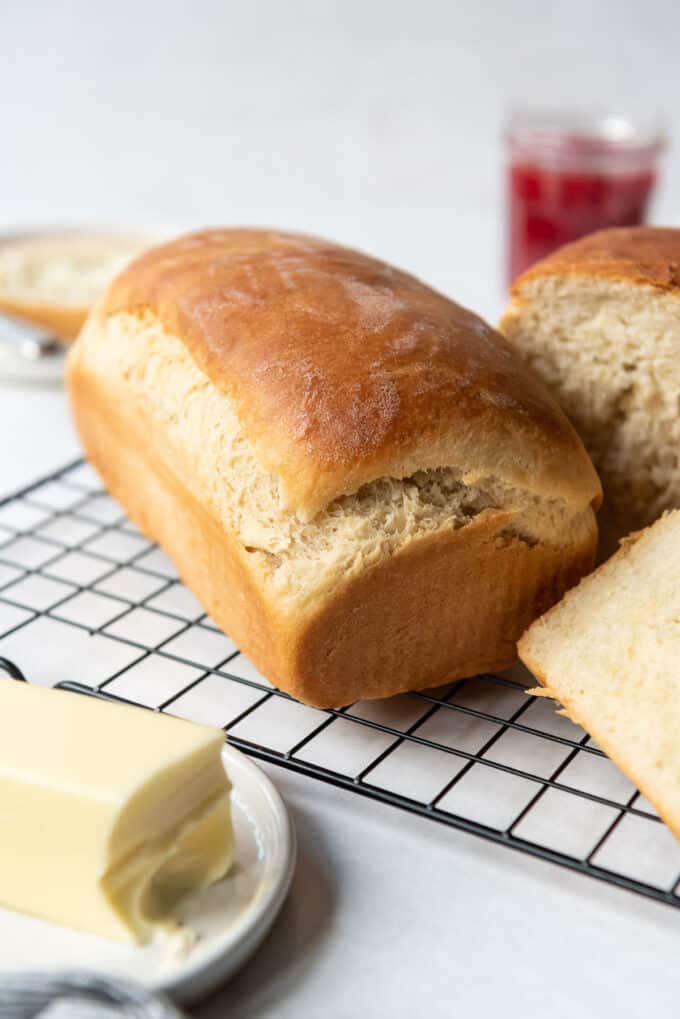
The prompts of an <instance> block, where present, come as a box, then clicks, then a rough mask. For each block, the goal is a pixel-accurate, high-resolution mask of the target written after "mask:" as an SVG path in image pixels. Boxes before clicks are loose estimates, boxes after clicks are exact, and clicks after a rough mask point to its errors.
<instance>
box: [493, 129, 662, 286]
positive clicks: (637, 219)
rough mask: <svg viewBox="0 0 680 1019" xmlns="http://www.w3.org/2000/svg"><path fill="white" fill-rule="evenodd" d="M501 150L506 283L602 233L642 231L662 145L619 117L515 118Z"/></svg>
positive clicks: (655, 133)
mask: <svg viewBox="0 0 680 1019" xmlns="http://www.w3.org/2000/svg"><path fill="white" fill-rule="evenodd" d="M506 145H507V216H508V224H507V226H508V253H507V259H508V262H507V265H508V279H509V281H510V282H512V280H514V279H515V278H516V277H517V276H519V275H520V273H522V272H524V270H525V269H528V267H529V266H530V265H531V264H532V263H533V262H535V261H537V260H538V259H539V258H543V257H544V256H545V255H548V254H550V252H551V251H554V250H555V248H558V247H560V245H562V244H566V243H567V242H568V241H574V240H576V239H577V238H578V237H583V235H584V234H588V233H592V231H593V230H600V229H602V228H603V227H611V226H635V225H638V224H640V223H643V222H644V220H645V217H646V214H647V208H648V205H649V200H650V197H651V194H652V192H653V190H654V185H655V183H656V180H657V174H658V166H659V157H660V154H661V152H662V150H663V137H662V135H661V133H660V131H659V130H658V129H654V128H650V129H641V128H639V127H638V126H637V125H635V124H633V123H632V122H631V121H630V120H627V119H625V118H622V117H597V116H589V115H582V114H573V113H540V112H530V111H518V112H516V113H514V114H513V115H512V116H511V117H510V119H509V121H508V127H507V131H506Z"/></svg>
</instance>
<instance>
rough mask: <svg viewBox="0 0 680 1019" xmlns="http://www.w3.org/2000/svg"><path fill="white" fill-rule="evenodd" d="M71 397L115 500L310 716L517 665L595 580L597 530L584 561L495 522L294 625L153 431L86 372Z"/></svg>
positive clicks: (377, 573)
mask: <svg viewBox="0 0 680 1019" xmlns="http://www.w3.org/2000/svg"><path fill="white" fill-rule="evenodd" d="M69 388H70V395H71V402H72V406H73V409H74V413H75V418H76V424H77V426H78V430H79V432H80V434H81V436H82V437H83V440H84V444H85V449H86V452H87V455H88V457H89V459H90V460H91V462H92V463H93V464H94V465H95V467H96V468H97V469H98V471H99V472H100V474H101V475H102V477H103V478H104V480H105V481H106V484H107V487H108V488H109V490H110V491H111V492H112V494H113V495H114V496H115V497H116V498H118V499H119V500H120V501H121V502H122V503H123V505H124V506H125V507H126V509H127V511H128V513H129V514H130V516H131V518H132V519H133V520H134V521H135V522H136V523H137V524H138V525H139V527H140V528H141V530H142V531H143V532H144V533H146V534H148V535H149V536H150V537H152V538H153V539H154V540H156V541H158V542H159V543H160V545H161V546H162V547H163V548H164V549H165V551H166V552H167V553H168V555H169V556H170V557H171V558H172V559H173V560H174V562H175V563H176V564H177V566H178V569H179V572H180V575H181V576H182V579H183V580H184V581H185V582H186V584H187V585H188V586H189V587H190V588H191V589H192V590H193V591H194V592H195V593H196V594H197V595H198V597H199V598H200V600H201V602H202V603H203V606H204V608H205V609H206V611H207V612H208V613H209V614H210V615H211V617H212V618H213V619H214V620H215V621H216V622H217V623H218V624H219V625H220V626H221V627H222V628H223V629H224V630H225V631H226V632H227V633H230V634H231V635H232V636H233V637H234V638H235V639H236V640H237V642H238V644H239V647H240V648H241V650H242V651H243V652H244V653H245V654H247V655H248V656H249V657H250V658H251V659H252V660H253V661H254V663H255V664H256V666H257V667H258V668H259V669H260V671H261V672H262V673H263V674H264V675H265V676H267V678H268V679H269V680H271V682H273V683H274V684H275V685H277V686H278V687H280V688H281V689H283V690H286V691H287V692H288V693H290V694H292V695H293V696H295V697H298V698H299V699H300V700H303V701H305V702H307V703H309V704H313V705H315V706H318V707H341V706H343V705H345V704H348V703H350V702H352V701H354V700H356V699H359V698H375V697H386V696H391V695H392V694H395V693H399V692H401V691H405V690H413V689H419V688H420V689H423V688H426V687H429V686H432V685H434V684H437V683H442V682H444V681H445V680H446V679H449V678H450V679H459V678H461V677H463V676H466V675H474V674H476V673H478V672H481V671H485V670H492V669H499V668H503V667H505V666H508V665H511V664H512V663H513V661H514V660H515V658H516V647H515V642H516V640H517V638H518V637H519V635H520V634H521V633H522V632H523V630H524V629H525V628H526V626H527V625H528V624H529V623H530V622H531V620H532V619H534V618H535V617H536V616H537V615H539V614H540V613H541V612H543V611H544V610H545V609H547V608H548V607H549V606H550V605H552V604H553V603H554V602H555V601H557V600H558V599H559V597H560V596H561V594H562V593H563V592H564V591H565V590H566V589H567V588H568V587H570V586H571V585H573V584H574V583H576V581H577V580H578V579H579V577H580V576H582V574H584V573H586V572H588V570H589V569H591V568H592V565H593V559H594V551H595V540H596V531H595V528H594V527H593V529H592V531H591V533H590V535H589V536H588V537H587V538H586V539H585V540H584V542H583V545H582V546H581V547H579V548H576V549H575V548H574V547H573V546H567V547H565V548H562V549H554V548H551V547H548V546H545V545H530V544H527V543H525V542H523V541H520V540H517V539H515V540H502V539H499V538H498V536H497V531H498V530H499V528H501V527H502V526H503V514H502V513H501V512H496V511H489V512H487V513H484V514H482V515H481V516H480V517H479V518H477V519H476V520H475V521H473V522H472V523H470V524H468V525H467V526H466V527H464V528H462V529H459V530H451V531H449V532H446V533H439V534H435V535H432V536H430V537H429V538H426V539H424V540H420V541H418V542H413V543H412V544H410V545H407V546H406V547H405V548H404V549H402V550H401V551H399V552H398V553H397V554H396V555H393V556H391V557H388V558H386V559H384V560H382V561H380V562H378V563H376V564H375V565H374V566H373V567H371V568H369V569H367V570H366V571H364V572H363V573H360V574H359V575H357V576H355V577H354V578H352V579H346V580H345V581H344V582H341V583H339V584H338V586H337V588H336V590H335V592H334V594H333V597H332V598H330V599H329V600H328V601H327V603H326V604H325V605H323V606H321V607H320V608H319V610H318V611H317V612H316V613H315V615H314V616H313V618H312V619H311V620H307V619H304V618H301V619H300V620H299V622H298V625H297V626H295V625H291V620H290V618H287V617H286V616H285V615H284V614H283V613H281V612H280V611H278V607H277V605H276V603H275V601H273V600H272V599H270V598H268V597H267V595H266V592H264V591H263V590H262V589H261V588H260V587H258V585H257V583H255V582H254V580H253V574H252V572H251V570H250V568H249V565H248V562H247V551H246V550H244V549H243V547H242V546H241V545H239V543H238V542H237V541H236V540H235V539H234V537H233V536H232V535H230V534H229V533H228V532H227V531H225V530H224V529H223V528H222V527H220V526H219V525H218V523H217V522H216V520H215V518H214V517H213V516H212V515H211V514H210V513H208V512H207V511H206V509H205V507H204V506H203V505H202V504H201V502H200V501H199V500H198V499H196V498H195V496H194V495H193V494H192V493H191V492H189V491H188V489H187V488H186V487H185V486H183V485H182V484H181V483H180V482H179V481H178V480H177V478H176V477H174V476H173V475H172V473H171V472H170V471H168V470H167V469H166V467H165V465H164V464H163V461H162V457H160V456H159V455H158V454H157V451H156V450H155V449H154V445H155V441H154V437H153V436H152V435H151V433H150V429H149V426H148V422H145V421H144V420H143V418H141V417H139V416H137V415H124V414H122V413H121V411H120V407H117V406H116V405H115V404H114V403H112V402H111V401H110V400H108V399H107V394H106V393H105V392H103V391H99V390H98V389H97V387H96V385H93V380H92V379H91V378H89V377H87V376H85V375H83V374H81V373H80V372H79V371H78V367H77V364H76V366H75V368H72V370H71V371H70V373H69ZM458 592H464V597H461V596H459V595H458Z"/></svg>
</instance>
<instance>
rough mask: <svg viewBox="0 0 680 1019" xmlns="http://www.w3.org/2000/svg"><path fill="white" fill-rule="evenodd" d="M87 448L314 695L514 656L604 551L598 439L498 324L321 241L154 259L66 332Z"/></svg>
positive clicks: (287, 686) (253, 645)
mask: <svg viewBox="0 0 680 1019" xmlns="http://www.w3.org/2000/svg"><path fill="white" fill-rule="evenodd" d="M68 383H69V390H70V396H71V401H72V406H73V410H74V414H75V418H76V422H77V425H78V428H79V431H80V434H81V437H82V439H83V443H84V445H85V449H86V452H87V454H88V456H89V457H90V459H91V460H92V462H93V463H94V465H95V466H96V467H97V469H98V470H99V472H100V473H101V475H102V476H103V478H104V480H105V482H106V484H107V485H108V487H109V488H110V490H111V492H112V493H113V495H114V496H115V497H116V498H117V499H119V500H120V502H121V503H122V504H123V506H124V507H125V508H126V510H127V511H128V513H129V514H130V516H131V517H132V519H133V520H135V521H136V522H137V523H138V524H139V526H140V527H141V528H142V530H143V531H144V532H145V533H147V534H148V535H150V536H151V537H152V538H154V539H155V540H157V541H158V542H159V543H160V544H161V546H162V547H163V548H164V549H165V550H166V551H167V552H168V554H169V555H170V556H171V557H172V558H173V559H174V561H175V562H176V564H177V566H178V568H179V571H180V574H181V576H182V578H183V579H184V580H185V582H186V583H187V584H188V586H189V587H190V588H191V589H192V590H193V591H194V593H195V594H196V595H197V596H198V598H199V599H200V600H201V602H202V603H203V605H204V607H205V609H206V611H207V612H209V613H210V615H211V616H212V617H213V619H215V620H216V621H217V622H218V623H219V625H220V626H222V627H223V628H224V629H225V630H226V631H227V632H228V633H229V634H230V635H231V637H232V638H233V639H234V640H235V641H236V642H237V643H238V645H239V646H240V648H241V649H242V650H243V651H244V652H245V653H246V654H247V655H248V656H249V657H250V658H251V659H252V660H253V662H254V663H255V664H256V666H257V667H258V668H259V669H260V670H261V672H262V673H264V675H265V676H267V677H268V678H269V679H270V680H271V681H272V682H273V683H275V684H276V685H277V686H279V687H281V688H282V689H284V690H287V691H289V692H290V693H292V694H294V695H295V696H296V697H299V698H301V699H302V700H304V701H307V702H309V703H312V704H316V705H320V706H340V705H343V704H347V703H349V702H351V701H353V700H355V699H357V698H365V697H381V696H386V695H388V694H392V693H396V692H398V691H401V690H408V689H415V688H423V687H426V686H431V685H434V684H435V683H439V682H443V681H445V680H448V679H454V678H460V677H461V676H464V675H469V674H472V673H475V672H478V671H480V670H484V669H492V668H498V667H502V666H503V665H506V664H510V663H511V662H512V661H513V660H514V658H515V641H516V639H517V637H518V636H519V635H520V634H521V633H522V631H523V630H524V629H525V627H526V626H527V625H528V624H529V623H530V622H531V620H532V619H533V618H535V616H537V615H538V614H540V613H541V612H542V611H544V610H545V609H546V608H548V607H549V605H550V604H552V603H553V602H554V601H556V600H557V599H558V598H559V597H560V595H561V594H562V593H563V591H564V590H565V589H566V588H567V587H569V586H570V585H572V584H573V583H575V582H576V581H577V580H578V579H579V577H580V576H581V575H582V574H583V573H584V572H586V571H587V570H588V569H590V567H591V565H592V560H593V554H594V546H595V542H596V525H595V518H594V513H593V505H597V504H598V502H599V499H600V487H599V482H598V479H597V476H596V474H595V471H594V469H593V467H592V465H591V463H590V461H589V459H588V457H587V455H586V453H585V451H584V449H583V446H582V444H581V442H580V440H579V438H578V437H577V435H576V434H575V432H574V431H573V429H572V427H571V426H570V425H569V424H568V422H567V420H566V419H565V417H564V415H563V414H562V413H561V411H560V410H559V408H558V407H557V405H556V404H555V403H554V402H553V400H552V399H551V397H549V396H548V394H547V392H546V391H545V390H544V389H543V387H542V385H541V384H540V383H538V382H537V381H536V380H535V379H534V378H533V376H532V375H531V374H530V372H529V371H528V370H527V369H526V368H525V367H524V366H523V365H522V364H521V363H520V361H519V359H518V358H517V357H516V356H515V355H514V354H513V353H512V351H511V350H510V348H509V347H508V346H507V344H506V342H505V341H504V340H503V339H502V338H501V337H500V336H499V335H498V334H497V333H496V332H494V330H492V329H491V328H490V327H489V326H487V325H486V324H485V323H484V322H482V321H481V320H480V319H479V318H477V317H476V316H475V315H473V314H471V313H470V312H468V311H465V310H463V309H462V308H460V307H458V306H457V305H455V304H453V303H452V302H451V301H449V300H447V299H446V298H445V297H443V296H442V295H440V294H437V293H435V292H434V291H432V290H431V289H429V288H428V287H426V286H425V285H423V284H422V283H420V282H418V281H417V280H415V279H414V278H413V277H411V276H408V275H406V274H405V273H402V272H399V271H397V270H396V269H393V268H392V267H390V266H388V265H385V264H384V263H382V262H378V261H376V260H374V259H371V258H368V257H366V256H364V255H361V254H358V253H356V252H353V251H349V250H346V249H344V248H340V247H338V246H336V245H333V244H329V243H325V242H323V241H319V240H315V239H312V238H308V237H303V236H297V235H286V234H280V233H273V232H267V231H257V230H213V231H207V232H204V233H200V234H195V235H191V236H188V237H184V238H180V239H179V240H177V241H175V242H172V243H170V244H167V245H164V246H162V247H159V248H156V249H154V250H152V251H150V252H148V253H147V254H145V255H143V256H142V257H141V258H139V259H138V260H137V261H136V262H134V263H132V265H131V266H130V267H129V268H127V269H126V270H125V271H124V272H123V273H122V275H121V276H119V277H118V279H117V280H116V281H115V282H114V284H113V285H112V287H111V288H110V290H109V292H108V294H107V295H106V297H105V298H104V299H103V301H101V302H100V303H99V305H98V306H97V308H96V309H95V310H94V311H93V313H92V314H91V316H90V318H89V320H88V322H87V324H86V326H85V328H84V330H83V332H82V333H81V336H80V337H79V339H78V341H77V343H76V344H75V346H74V348H73V349H72V351H71V354H70V356H69V366H68Z"/></svg>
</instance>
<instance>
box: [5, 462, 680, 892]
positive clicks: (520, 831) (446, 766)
mask: <svg viewBox="0 0 680 1019" xmlns="http://www.w3.org/2000/svg"><path fill="white" fill-rule="evenodd" d="M0 655H2V656H3V657H4V658H5V659H8V660H9V661H10V662H14V663H15V664H16V665H17V666H18V667H19V669H20V670H21V671H22V672H23V673H25V674H26V676H27V677H28V679H29V680H30V681H31V682H35V683H40V684H44V685H59V686H67V687H70V688H72V689H76V690H81V691H83V692H88V693H96V694H98V695H100V696H106V697H110V698H115V699H120V700H124V701H128V702H131V703H134V704H139V705H141V706H144V707H147V708H152V709H155V710H159V711H167V712H170V713H172V714H176V715H179V716H181V717H185V718H190V719H194V720H196V721H200V722H207V723H210V724H213V725H218V726H222V727H224V728H225V729H226V730H227V732H228V739H229V741H230V743H232V744H233V745H234V746H236V747H238V748H239V749H240V750H243V751H244V752H245V753H247V754H250V755H251V756H253V757H256V758H260V759H262V760H266V761H269V762H272V763H274V764H277V765H280V766H282V767H285V768H290V769H293V770H295V771H297V772H301V773H303V774H305V775H308V776H310V777H312V778H315V779H320V780H322V781H325V782H329V783H332V784H333V785H336V786H340V787H343V788H346V789H350V790H352V791H353V792H356V793H359V794H361V795H364V796H368V797H372V798H373V799H375V800H379V801H382V802H385V803H389V804H393V805H394V806H397V807H400V808H402V809H404V810H408V811H411V812H413V813H416V814H419V815H421V816H422V817H424V818H428V819H430V820H433V821H437V822H439V823H441V824H446V825H450V826H451V827H453V828H458V829H462V830H464V831H467V832H470V833H473V834H475V835H478V836H481V837H483V838H485V839H489V840H492V841H495V842H498V843H501V844H503V845H505V846H507V847H509V848H513V849H515V850H520V851H523V852H525V853H529V854H531V855H533V856H535V857H540V858H542V859H544V860H548V861H552V862H553V863H557V864H561V865H562V866H564V867H568V868H570V869H572V870H576V871H579V872H580V873H582V874H584V875H588V876H590V877H593V878H598V879H600V880H603V881H607V882H610V883H612V884H615V885H618V886H620V887H622V888H625V889H628V890H629V891H632V892H637V893H640V894H643V895H646V896H649V897H651V898H653V899H656V900H658V901H660V902H664V903H667V904H669V905H672V906H676V907H677V906H680V845H679V844H678V843H677V842H676V841H675V839H674V838H673V837H672V835H671V834H670V832H669V831H668V829H667V828H666V827H665V826H664V825H663V823H662V822H661V821H660V819H659V817H658V815H657V814H656V812H655V811H654V808H653V807H652V806H651V804H649V803H648V802H647V801H646V800H645V799H644V798H643V797H642V796H641V795H640V794H639V793H638V792H637V790H636V789H635V788H634V787H633V786H632V785H631V784H630V783H629V782H628V780H627V779H626V778H625V777H624V776H623V775H622V773H621V772H620V771H619V770H618V769H617V768H616V767H615V766H614V765H613V764H612V763H611V762H610V761H609V760H608V759H607V758H606V757H605V756H604V754H603V753H602V752H601V751H600V750H599V749H598V747H597V746H595V744H594V743H593V742H592V741H591V740H590V739H589V737H588V736H587V734H586V733H585V732H584V731H583V730H582V729H579V728H578V727H577V726H575V725H573V724H572V723H571V722H569V721H568V720H567V719H566V718H564V717H563V716H560V715H558V714H557V713H556V712H555V710H554V705H552V704H551V703H550V702H547V701H546V700H544V699H537V698H532V697H529V696H527V695H526V693H525V692H524V691H525V687H526V686H527V685H528V682H529V679H528V674H526V673H522V672H521V671H519V670H514V671H510V672H508V673H505V674H503V675H483V676H476V677H471V678H470V679H466V680H463V681H461V682H459V683H455V684H449V685H448V686H447V687H443V688H440V689H437V690H430V691H421V692H418V693H410V694H404V695H401V696H398V697H393V698H390V699H389V700H386V701H372V702H369V701H365V702H358V703H355V704H353V705H350V706H349V707H346V708H343V709H340V710H327V711H322V710H317V709H315V708H309V707H306V706H305V705H302V704H300V703H299V702H297V701H295V700H294V699H293V698H291V697H290V696H288V695H287V694H285V693H283V692H281V691H280V690H277V689H275V688H274V687H273V686H272V685H271V683H269V682H268V681H267V679H265V677H263V676H262V675H260V674H259V673H258V671H257V670H256V669H255V667H254V666H253V664H252V663H251V662H250V661H248V659H247V658H246V657H245V656H244V655H242V654H241V653H240V652H239V650H238V648H237V647H236V645H235V644H234V643H233V642H232V641H231V640H230V639H229V638H228V637H227V636H225V635H224V634H223V633H221V632H220V630H219V629H218V627H217V626H216V625H215V624H214V623H213V622H212V621H211V620H210V619H209V618H208V617H207V616H206V615H205V614H204V612H203V610H202V608H201V606H200V604H199V603H198V602H197V601H196V600H195V598H194V597H193V595H192V594H191V593H190V592H189V591H188V590H187V589H186V588H185V587H184V586H183V585H182V584H181V582H180V581H179V579H178V577H177V574H176V571H175V569H174V566H173V565H172V563H171V562H170V561H169V560H168V559H167V558H166V556H165V555H164V554H163V553H162V551H161V550H160V549H159V548H158V547H157V546H156V545H154V544H152V543H151V542H150V541H148V540H147V539H146V538H144V537H143V536H142V535H141V534H140V533H139V532H138V531H137V529H136V528H135V527H134V525H133V524H131V523H130V522H129V521H128V520H127V519H126V518H125V515H124V513H123V511H122V509H121V508H120V506H119V505H118V504H117V503H115V502H114V501H113V499H111V498H110V496H108V495H107V494H106V493H105V492H104V491H103V490H102V487H101V482H100V480H99V478H98V477H97V475H95V473H94V472H93V471H92V470H91V468H90V467H89V466H88V465H87V464H85V463H84V462H83V461H77V462H75V463H72V464H68V465H67V466H65V467H63V468H61V469H60V470H58V471H56V472H55V473H54V474H52V475H51V476H50V477H48V478H44V479H42V480H40V481H38V482H36V483H35V484H33V485H31V486H30V487H28V488H25V489H24V490H22V491H21V492H19V493H16V494H14V495H12V496H8V497H7V498H5V499H4V500H0Z"/></svg>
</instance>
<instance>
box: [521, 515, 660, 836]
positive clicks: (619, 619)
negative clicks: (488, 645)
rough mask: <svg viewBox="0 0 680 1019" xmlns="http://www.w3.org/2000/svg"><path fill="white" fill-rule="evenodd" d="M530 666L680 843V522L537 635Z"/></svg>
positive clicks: (622, 558)
mask: <svg viewBox="0 0 680 1019" xmlns="http://www.w3.org/2000/svg"><path fill="white" fill-rule="evenodd" d="M519 654H520V658H521V659H522V661H523V662H524V663H525V665H527V666H528V667H529V669H531V671H532V672H533V674H534V675H535V676H536V678H537V679H538V681H539V683H541V684H542V686H543V689H542V690H540V691H534V693H540V694H541V695H543V696H545V697H554V698H555V700H557V701H559V702H560V704H562V705H563V707H564V711H565V713H566V714H567V715H568V716H569V718H571V719H572V721H574V722H577V723H578V724H579V725H582V726H583V728H584V729H585V730H586V731H587V732H588V733H590V735H591V736H592V737H593V738H594V739H595V740H596V742H597V743H598V744H599V745H600V747H601V748H602V749H603V750H604V751H605V752H606V753H607V754H608V755H609V757H611V759H612V760H613V761H615V762H616V764H618V765H619V767H620V768H621V769H622V771H624V772H625V773H626V775H627V776H628V777H629V778H630V779H631V781H632V782H634V783H635V785H636V786H637V787H638V789H640V790H641V792H643V793H644V795H645V796H646V797H647V798H648V799H649V800H650V802H651V803H653V804H654V806H655V807H656V809H657V810H658V812H659V814H660V815H661V817H663V819H664V821H665V822H666V824H667V825H668V826H669V828H670V829H671V830H672V831H673V833H674V834H675V835H676V837H677V838H680V742H679V738H678V734H679V733H680V512H678V511H675V512H672V513H667V514H665V515H664V516H663V517H662V518H661V519H660V520H658V521H657V523H655V524H654V525H653V526H652V527H650V528H648V529H647V530H644V531H641V532H639V533H637V534H633V535H631V536H630V537H629V538H627V539H626V540H625V541H624V542H623V544H622V546H621V548H620V550H619V551H618V552H617V553H616V555H614V556H613V557H612V558H611V559H609V560H608V561H607V562H606V563H605V564H604V565H603V566H601V567H600V568H599V569H598V570H596V571H595V573H593V574H591V575H590V576H589V577H586V579H585V580H582V581H581V583H580V584H579V586H578V587H576V588H574V589H573V590H572V591H570V592H569V593H568V594H566V595H565V597H564V598H563V599H562V601H561V602H559V604H557V605H556V606H555V607H554V608H553V609H551V610H550V611H549V612H548V613H546V615H544V616H542V617H541V618H540V619H538V620H537V621H536V622H535V623H534V624H533V625H532V626H530V627H529V629H528V630H527V632H526V633H525V634H524V636H523V637H522V639H521V640H520V642H519Z"/></svg>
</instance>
